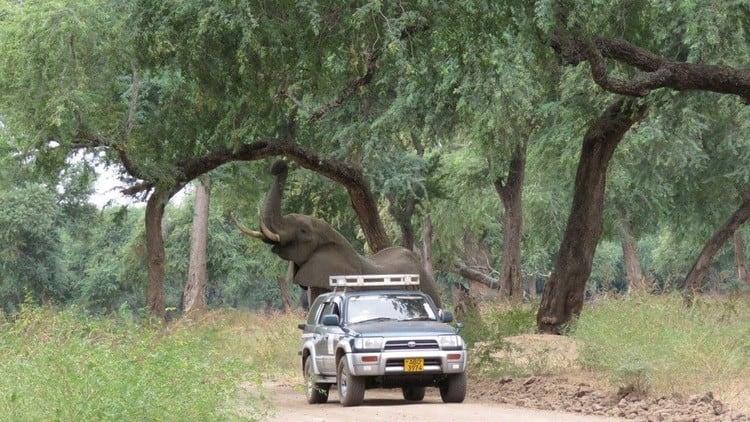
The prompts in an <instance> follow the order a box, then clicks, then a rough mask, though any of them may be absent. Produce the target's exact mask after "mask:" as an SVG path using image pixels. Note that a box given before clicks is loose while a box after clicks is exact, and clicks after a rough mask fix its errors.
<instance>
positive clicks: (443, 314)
mask: <svg viewBox="0 0 750 422" xmlns="http://www.w3.org/2000/svg"><path fill="white" fill-rule="evenodd" d="M440 321H442V322H453V313H451V311H446V310H443V309H441V310H440Z"/></svg>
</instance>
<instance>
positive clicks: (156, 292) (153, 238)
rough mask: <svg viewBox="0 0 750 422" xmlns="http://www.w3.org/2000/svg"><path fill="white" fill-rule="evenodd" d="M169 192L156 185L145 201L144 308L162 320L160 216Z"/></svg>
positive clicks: (163, 274)
mask: <svg viewBox="0 0 750 422" xmlns="http://www.w3.org/2000/svg"><path fill="white" fill-rule="evenodd" d="M170 196H171V194H170V192H169V191H167V190H165V189H164V188H160V187H159V186H157V187H156V188H155V189H154V191H153V192H151V195H150V196H149V197H148V201H147V202H146V255H147V256H148V286H147V287H146V308H147V309H148V310H149V313H150V314H151V315H152V316H155V317H157V318H159V319H161V320H164V318H165V316H166V310H165V298H164V277H165V275H166V265H165V258H164V257H165V252H164V236H163V234H162V227H161V223H162V218H163V217H164V207H165V206H166V205H167V202H168V201H169V198H170Z"/></svg>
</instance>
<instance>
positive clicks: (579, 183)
mask: <svg viewBox="0 0 750 422" xmlns="http://www.w3.org/2000/svg"><path fill="white" fill-rule="evenodd" d="M645 110H646V107H645V106H638V105H637V104H636V103H635V100H634V99H631V98H626V99H623V98H620V99H618V100H616V101H615V102H614V103H613V104H611V105H610V106H609V107H608V108H607V110H606V111H605V112H604V114H603V115H602V116H600V117H599V118H598V119H596V120H595V121H594V122H593V123H592V124H591V125H590V126H589V129H588V130H587V132H586V134H585V135H584V138H583V146H582V148H581V156H580V159H579V162H578V170H577V173H576V179H575V186H574V192H573V204H572V206H571V211H570V216H569V217H568V223H567V228H566V230H565V234H564V236H563V241H562V244H561V245H560V252H559V254H558V256H559V258H558V260H557V263H556V264H555V269H554V271H553V272H552V274H551V275H550V277H549V279H548V280H547V283H546V284H545V286H544V291H543V292H542V298H541V303H540V305H539V311H538V312H537V328H538V330H539V331H540V332H541V333H546V334H561V333H562V330H563V328H564V326H565V324H567V323H568V322H569V321H570V320H571V319H572V318H573V317H575V316H577V315H579V314H580V313H581V309H582V307H583V297H584V293H585V289H586V282H587V281H588V278H589V276H590V275H591V265H592V261H593V258H594V252H595V251H596V244H597V243H598V241H599V237H600V235H601V232H602V224H603V223H602V214H603V206H604V193H605V187H606V179H607V168H608V165H609V162H610V159H611V158H612V155H613V154H614V152H615V149H616V148H617V145H618V144H619V143H620V141H621V140H622V138H623V137H624V136H625V133H627V131H628V130H629V129H630V127H631V126H632V125H633V124H635V123H636V122H638V121H639V120H641V119H642V118H643V116H644V115H645Z"/></svg>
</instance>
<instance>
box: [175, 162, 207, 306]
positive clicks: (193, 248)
mask: <svg viewBox="0 0 750 422" xmlns="http://www.w3.org/2000/svg"><path fill="white" fill-rule="evenodd" d="M210 201H211V179H210V178H208V177H205V178H199V179H198V181H197V183H196V184H195V207H194V210H193V228H192V231H191V232H190V263H189V265H188V279H187V283H186V284H185V291H184V294H183V295H182V297H183V302H182V309H184V311H185V313H186V314H189V313H192V312H196V311H204V310H205V309H206V283H207V282H208V270H207V267H206V250H207V247H208V213H209V208H210Z"/></svg>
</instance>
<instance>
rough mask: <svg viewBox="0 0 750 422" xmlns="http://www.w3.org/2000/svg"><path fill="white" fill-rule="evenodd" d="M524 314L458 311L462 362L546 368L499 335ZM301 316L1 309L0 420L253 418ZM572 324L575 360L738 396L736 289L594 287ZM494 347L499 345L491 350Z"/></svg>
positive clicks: (617, 377)
mask: <svg viewBox="0 0 750 422" xmlns="http://www.w3.org/2000/svg"><path fill="white" fill-rule="evenodd" d="M535 313H536V307H535V306H531V305H525V306H524V307H522V308H520V309H518V308H515V309H514V308H509V307H507V306H501V305H491V304H490V305H485V306H483V307H482V310H481V312H478V313H477V314H475V315H469V316H466V317H463V318H461V322H463V323H464V324H465V328H464V329H463V330H462V332H461V333H462V335H463V336H464V338H465V339H466V340H467V343H468V344H469V345H470V346H471V357H472V367H471V369H470V371H471V372H472V373H473V374H474V375H483V376H508V375H510V376H520V375H521V374H528V373H537V372H539V371H542V372H544V371H548V370H549V368H550V365H549V362H536V361H534V360H530V361H526V363H525V364H524V365H525V366H524V365H521V366H519V364H518V360H517V359H516V356H517V355H515V353H516V352H519V351H518V350H516V348H517V347H518V346H515V345H511V344H510V343H508V342H506V341H504V338H505V337H508V336H516V335H519V334H530V333H533V332H534V330H535ZM303 319H304V316H303V315H302V314H301V313H293V314H288V315H284V314H270V315H268V314H255V313H250V312H239V311H212V312H209V313H207V314H205V315H203V316H202V317H200V318H198V319H189V318H183V319H180V320H178V321H176V322H173V323H171V324H170V325H168V326H167V327H163V326H161V325H149V324H134V323H132V321H130V319H129V318H125V317H117V316H112V317H91V316H86V315H84V314H82V313H81V312H78V311H76V310H63V311H53V310H50V309H45V308H38V307H24V309H23V311H22V312H21V313H20V314H18V315H13V316H3V315H2V314H1V313H0V415H2V417H0V419H2V420H3V421H6V420H7V421H29V420H50V421H68V420H92V421H94V420H108V421H109V420H115V421H117V420H137V421H141V420H143V421H146V420H148V421H173V420H174V421H182V420H211V421H235V420H259V419H263V418H264V417H265V416H267V415H269V414H270V413H272V412H273V408H272V407H271V405H270V401H269V400H268V397H267V395H266V394H265V392H264V390H263V383H264V382H265V381H270V382H275V383H282V384H299V385H301V384H302V379H301V368H300V367H299V357H298V356H297V351H298V348H299V342H300V332H299V329H298V328H297V324H298V323H299V322H301V321H302V320H303ZM570 335H571V337H572V338H573V339H575V340H576V342H577V344H578V351H579V358H578V362H579V364H580V365H581V366H582V367H583V368H584V369H585V370H586V371H589V372H590V373H592V374H594V376H595V377H597V379H609V380H610V381H611V382H612V383H613V384H615V385H621V386H623V387H630V388H633V389H634V390H638V391H640V392H648V393H652V394H667V393H673V392H679V393H683V394H699V393H705V392H706V391H714V392H715V393H717V394H719V395H722V394H723V396H722V397H726V394H731V393H732V388H734V392H735V394H736V395H737V397H740V398H741V397H746V398H747V397H750V383H748V382H747V380H748V379H750V301H749V300H748V298H747V297H741V296H730V297H720V298H715V299H710V300H703V301H701V302H699V303H698V304H697V306H696V307H694V308H692V309H687V308H685V307H683V305H682V298H680V297H678V296H644V297H639V298H623V299H606V300H598V301H595V302H593V303H587V305H586V307H585V308H584V310H583V313H582V315H581V317H580V318H579V319H578V321H576V323H575V324H574V325H573V327H572V331H571V334H570ZM496 351H505V358H502V357H501V358H497V357H493V356H494V353H495V352H496ZM520 352H522V351H520ZM538 355H539V357H538V359H542V360H543V359H546V357H545V356H549V355H548V354H544V353H538ZM514 365H515V366H514ZM733 386H734V387H733ZM300 400H304V396H303V395H302V392H301V391H300ZM739 404H740V406H743V405H744V406H747V409H750V403H746V404H744V403H741V400H740V403H739Z"/></svg>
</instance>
